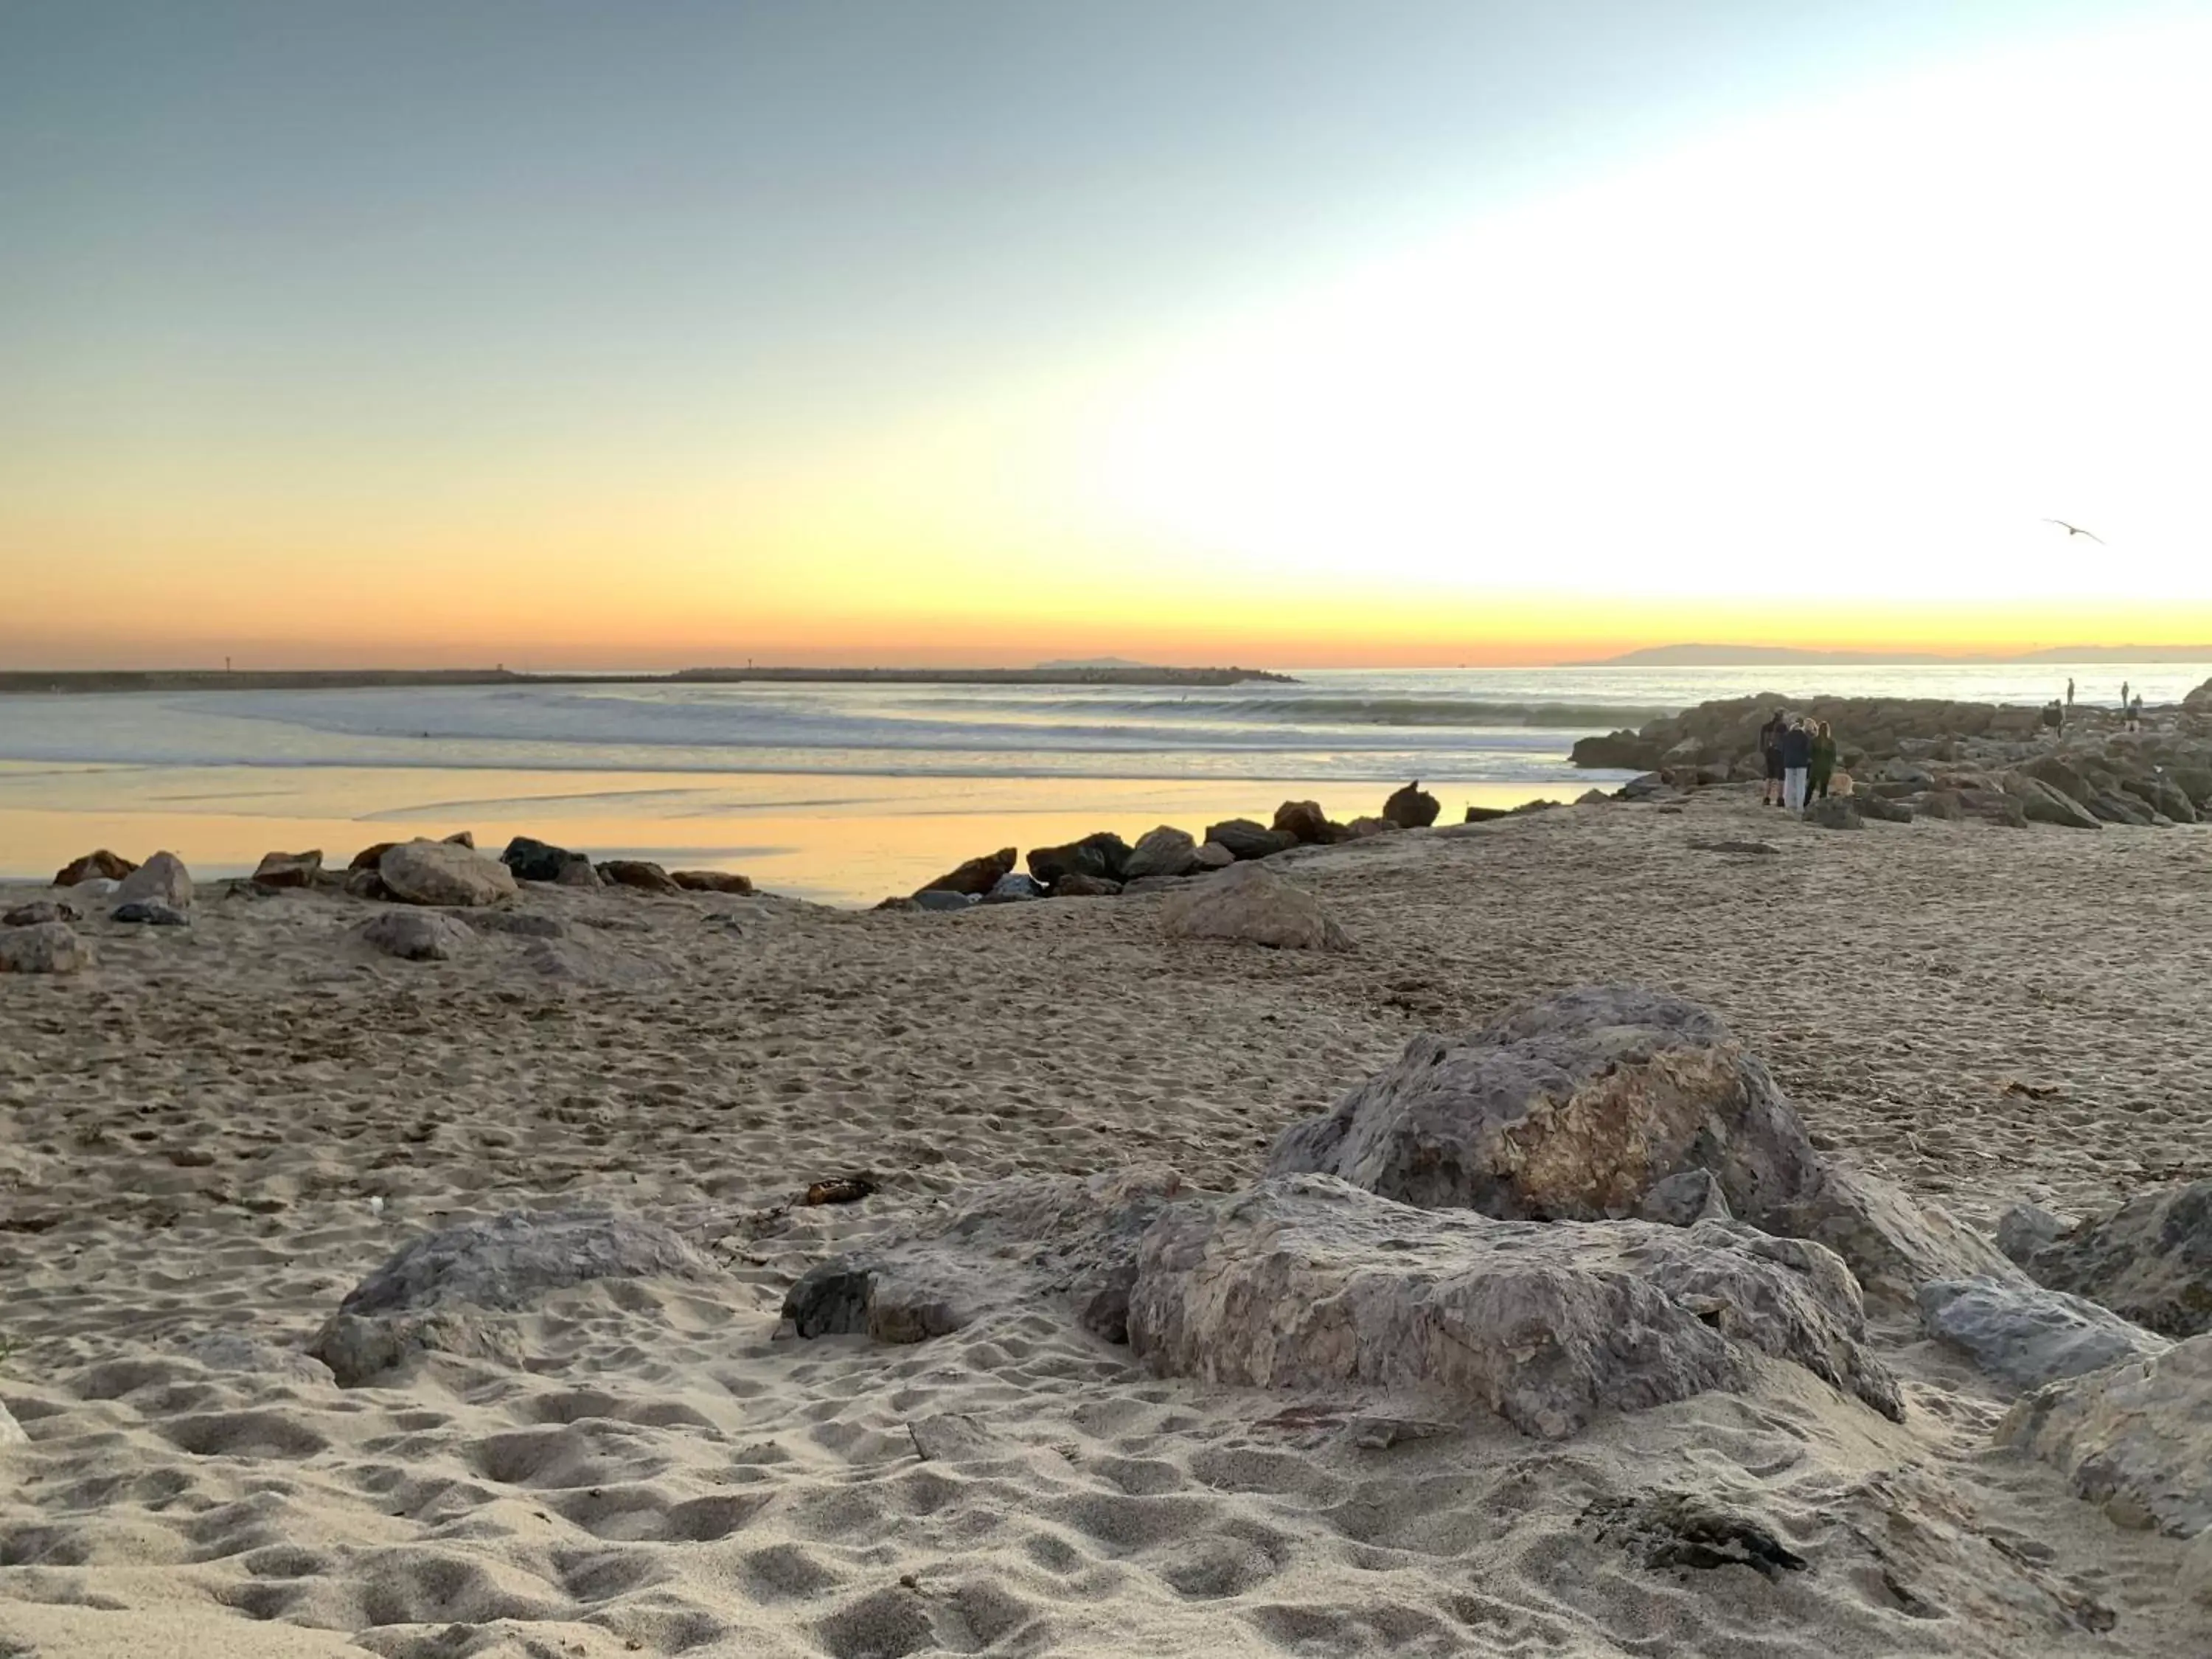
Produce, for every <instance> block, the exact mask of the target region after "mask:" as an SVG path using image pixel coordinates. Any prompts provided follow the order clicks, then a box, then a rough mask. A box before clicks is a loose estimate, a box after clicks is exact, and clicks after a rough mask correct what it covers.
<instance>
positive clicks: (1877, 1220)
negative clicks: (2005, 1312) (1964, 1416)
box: [1749, 1162, 2021, 1305]
mask: <svg viewBox="0 0 2212 1659" xmlns="http://www.w3.org/2000/svg"><path fill="white" fill-rule="evenodd" d="M1749 1219H1750V1220H1752V1221H1753V1222H1754V1223H1755V1224H1756V1225H1759V1226H1761V1227H1765V1228H1766V1229H1768V1230H1769V1231H1772V1232H1778V1233H1786V1234H1788V1235H1789V1236H1790V1237H1792V1238H1809V1239H1812V1240H1814V1241H1815V1242H1816V1243H1821V1244H1825V1245H1826V1246H1827V1247H1828V1248H1829V1249H1832V1250H1833V1251H1834V1252H1835V1253H1836V1254H1837V1255H1840V1256H1841V1257H1843V1259H1844V1261H1848V1262H1850V1264H1851V1271H1852V1272H1853V1273H1857V1275H1858V1279H1859V1285H1860V1288H1861V1289H1863V1291H1865V1292H1866V1293H1867V1295H1868V1296H1869V1297H1871V1298H1874V1299H1875V1300H1878V1301H1882V1302H1890V1303H1901V1304H1906V1305H1911V1303H1912V1301H1913V1298H1914V1297H1915V1296H1916V1294H1917V1292H1918V1291H1919V1289H1920V1287H1921V1286H1922V1285H1925V1284H1927V1283H1928V1282H1929V1280H1930V1279H1976V1278H1983V1279H1992V1280H1994V1281H1996V1282H1997V1283H1999V1284H2015V1283H2018V1282H2020V1280H2021V1273H2020V1270H2019V1269H2018V1268H2017V1267H2014V1266H2013V1265H2012V1263H2011V1262H2009V1261H2006V1260H2005V1259H2004V1257H2003V1256H2002V1255H2000V1254H1999V1253H1998V1251H1997V1249H1996V1246H1995V1245H1993V1244H1991V1243H1990V1242H1989V1240H1987V1239H1985V1238H1984V1237H1982V1236H1981V1235H1980V1234H1979V1233H1978V1232H1976V1231H1974V1230H1973V1229H1972V1228H1971V1227H1968V1226H1966V1225H1965V1224H1964V1223H1963V1222H1961V1221H1960V1220H1959V1219H1958V1218H1956V1217H1955V1216H1954V1215H1952V1214H1951V1213H1950V1212H1948V1210H1944V1209H1942V1208H1941V1207H1940V1206H1936V1205H1932V1204H1930V1205H1923V1204H1920V1203H1918V1202H1917V1201H1916V1200H1914V1199H1913V1198H1912V1197H1911V1195H1909V1194H1907V1193H1906V1192H1905V1190H1904V1189H1903V1188H1900V1187H1899V1186H1897V1185H1895V1184H1894V1183H1893V1182H1887V1181H1884V1180H1882V1179H1881V1178H1880V1177H1879V1176H1870V1175H1868V1174H1866V1173H1865V1172H1864V1171H1863V1170H1855V1169H1853V1168H1851V1167H1850V1165H1849V1164H1840V1163H1835V1162H1826V1163H1824V1164H1822V1166H1821V1170H1820V1178H1819V1179H1818V1180H1817V1181H1815V1182H1814V1184H1813V1188H1812V1190H1811V1191H1809V1192H1808V1193H1806V1194H1803V1195H1802V1197H1799V1198H1795V1199H1791V1200H1789V1201H1788V1202H1786V1203H1784V1204H1781V1205H1778V1206H1776V1207H1774V1208H1773V1209H1771V1210H1769V1211H1767V1212H1765V1214H1763V1215H1754V1216H1752V1217H1750V1218H1749Z"/></svg>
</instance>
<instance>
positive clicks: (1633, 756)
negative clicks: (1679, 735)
mask: <svg viewBox="0 0 2212 1659" xmlns="http://www.w3.org/2000/svg"><path fill="white" fill-rule="evenodd" d="M1678 742H1679V739H1677V740H1674V741H1669V742H1665V743H1660V742H1654V741H1652V740H1650V739H1648V738H1640V737H1638V735H1637V734H1636V733H1635V732H1626V731H1623V732H1607V733H1605V734H1604V735H1603V736H1601V737H1596V736H1594V737H1588V738H1576V739H1575V746H1574V748H1573V749H1572V750H1570V751H1569V754H1568V759H1569V760H1570V761H1571V762H1572V763H1573V764H1575V765H1576V766H1578V767H1583V768H1593V769H1601V770H1604V771H1608V772H1648V771H1650V769H1652V768H1653V767H1655V766H1658V765H1661V764H1662V763H1664V762H1665V760H1666V757H1667V752H1668V750H1670V749H1672V748H1674V747H1675V746H1676V745H1677V743H1678Z"/></svg>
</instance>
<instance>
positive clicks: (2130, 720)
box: [2120, 695, 2142, 732]
mask: <svg viewBox="0 0 2212 1659" xmlns="http://www.w3.org/2000/svg"><path fill="white" fill-rule="evenodd" d="M2120 713H2121V714H2122V715H2124V717H2125V718H2126V720H2127V727H2128V730H2129V731H2130V732H2140V731H2142V696H2140V695H2138V696H2136V700H2135V701H2134V702H2130V703H2125V704H2123V705H2122V706H2121V708H2120Z"/></svg>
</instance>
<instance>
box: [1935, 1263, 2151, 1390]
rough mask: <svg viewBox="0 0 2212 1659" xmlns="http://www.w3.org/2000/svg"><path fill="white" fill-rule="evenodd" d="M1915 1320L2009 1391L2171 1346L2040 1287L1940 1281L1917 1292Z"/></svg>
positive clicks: (2102, 1310)
mask: <svg viewBox="0 0 2212 1659" xmlns="http://www.w3.org/2000/svg"><path fill="white" fill-rule="evenodd" d="M1919 1300H1920V1321H1921V1323H1922V1324H1923V1326H1925V1327H1926V1328H1927V1331H1928V1334H1929V1335H1930V1336H1933V1337H1936V1338H1937V1339H1938V1340H1942V1341H1944V1342H1948V1343H1949V1344H1950V1345H1951V1346H1953V1347H1954V1348H1958V1349H1960V1351H1962V1352H1965V1353H1966V1356H1967V1357H1968V1358H1971V1359H1972V1361H1973V1362H1974V1364H1976V1365H1977V1366H1978V1367H1979V1368H1980V1369H1981V1370H1984V1371H1987V1372H1988V1373H1989V1374H1990V1376H1994V1377H1996V1379H1997V1380H1998V1381H1999V1382H2001V1383H2009V1384H2010V1385H2011V1386H2012V1387H2014V1388H2015V1389H2039V1388H2041V1387H2042V1386H2043V1385H2044V1384H2045V1383H2057V1382H2059V1381H2062V1380H2063V1379H2064V1378H2066V1377H2069V1376H2081V1375H2082V1374H2083V1373H2084V1372H2087V1371H2094V1370H2103V1369H2104V1368H2105V1367H2106V1366H2107V1365H2111V1364H2118V1362H2119V1361H2121V1360H2123V1359H2149V1358H2154V1357H2155V1356H2157V1355H2159V1354H2161V1353H2164V1352H2166V1349H2168V1348H2170V1347H2172V1346H2173V1345H2172V1343H2170V1342H2168V1341H2167V1340H2166V1339H2165V1338H2164V1337H2160V1336H2154V1335H2152V1334H2150V1333H2149V1332H2148V1331H2147V1330H2145V1329H2143V1328H2142V1326H2140V1325H2131V1324H2130V1323H2129V1322H2127V1321H2126V1320H2124V1319H2123V1318H2121V1317H2120V1316H2118V1314H2116V1313H2113V1312H2112V1311H2111V1310H2108V1309H2105V1308H2100V1307H2099V1306H2098V1305H2097V1304H2095V1303H2093V1302H2089V1301H2086V1300H2084V1299H2083V1298H2082V1297H2078V1296H2068V1295H2067V1294H2066V1293H2065V1292H2064V1291H2046V1290H2045V1289H2044V1288H2043V1287H2042V1286H2041V1285H1999V1284H1996V1283H1993V1282H1992V1281H1990V1280H1989V1279H1932V1280H1930V1281H1929V1283H1927V1284H1925V1285H1922V1286H1921V1287H1920V1297H1919Z"/></svg>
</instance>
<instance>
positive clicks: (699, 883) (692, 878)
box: [668, 870, 753, 897]
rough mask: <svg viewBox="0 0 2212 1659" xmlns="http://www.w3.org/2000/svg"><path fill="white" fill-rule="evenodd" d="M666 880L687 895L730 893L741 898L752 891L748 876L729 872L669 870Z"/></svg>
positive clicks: (750, 879)
mask: <svg viewBox="0 0 2212 1659" xmlns="http://www.w3.org/2000/svg"><path fill="white" fill-rule="evenodd" d="M668 878H669V880H671V881H672V882H674V883H675V884H677V885H678V887H681V888H682V889H683V890H684V891H685V892H687V893H732V894H736V895H738V896H741V897H742V896H744V895H746V894H749V893H750V892H751V891H752V890H753V882H752V878H751V877H750V876H741V875H738V874H737V873H736V872H733V871H729V870H671V871H670V872H668Z"/></svg>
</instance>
